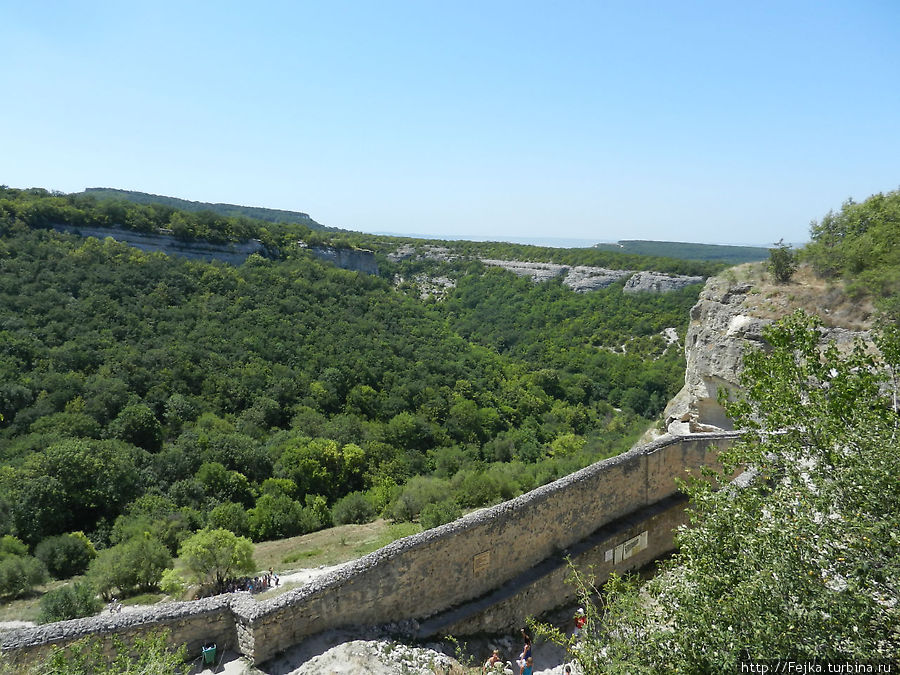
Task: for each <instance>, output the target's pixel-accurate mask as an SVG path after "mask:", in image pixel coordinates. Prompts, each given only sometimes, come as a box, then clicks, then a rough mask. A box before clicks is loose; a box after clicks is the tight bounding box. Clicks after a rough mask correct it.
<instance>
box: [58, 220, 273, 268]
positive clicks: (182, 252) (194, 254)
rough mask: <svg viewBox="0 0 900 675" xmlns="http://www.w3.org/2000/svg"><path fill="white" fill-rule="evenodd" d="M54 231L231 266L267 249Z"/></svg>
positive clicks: (107, 230) (64, 228) (126, 233)
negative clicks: (220, 262) (110, 238)
mask: <svg viewBox="0 0 900 675" xmlns="http://www.w3.org/2000/svg"><path fill="white" fill-rule="evenodd" d="M53 229H54V230H58V231H59V232H68V233H70V234H77V235H80V236H82V237H95V238H97V239H101V240H102V239H105V238H106V237H112V238H113V239H115V240H116V241H121V242H122V243H125V244H128V245H129V246H134V247H135V248H139V249H141V250H142V251H149V252H155V251H158V252H160V253H165V254H166V255H177V256H181V257H182V258H191V259H194V260H205V261H207V262H210V261H212V260H221V261H222V262H227V263H229V264H231V265H240V264H241V263H243V262H244V261H245V260H246V259H247V258H248V257H249V256H250V255H251V254H253V253H258V254H260V255H265V247H264V246H263V245H262V244H261V243H260V242H259V241H258V240H256V239H251V240H250V241H243V242H226V243H222V244H216V243H212V242H209V241H180V240H178V239H176V238H175V237H173V236H171V235H169V234H155V233H148V232H135V231H133V230H123V229H119V228H112V227H75V226H72V225H55V226H54V227H53Z"/></svg>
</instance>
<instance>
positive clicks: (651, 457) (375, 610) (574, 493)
mask: <svg viewBox="0 0 900 675" xmlns="http://www.w3.org/2000/svg"><path fill="white" fill-rule="evenodd" d="M735 436H736V435H735V434H733V433H731V434H728V433H724V434H695V435H688V436H682V437H672V436H664V437H663V438H660V439H658V440H656V441H654V442H652V443H649V444H647V445H643V446H639V447H636V448H634V449H632V450H630V451H629V452H627V453H624V454H622V455H619V456H617V457H613V458H610V459H607V460H604V461H602V462H598V463H596V464H593V465H591V466H589V467H587V468H585V469H582V470H581V471H578V472H576V473H573V474H571V475H569V476H566V477H564V478H561V479H559V480H557V481H554V482H553V483H550V484H548V485H545V486H543V487H540V488H538V489H536V490H533V491H531V492H529V493H527V494H525V495H522V496H520V497H517V498H516V499H513V500H510V501H508V502H504V503H502V504H498V505H497V506H493V507H490V508H487V509H482V510H481V511H477V512H475V513H471V514H469V515H467V516H465V517H463V518H460V519H459V520H457V521H455V522H453V523H448V524H447V525H444V526H442V527H439V528H435V529H433V530H428V531H426V532H423V533H421V534H417V535H413V536H411V537H406V538H405V539H401V540H399V541H396V542H394V543H392V544H389V545H388V546H386V547H384V548H382V549H380V550H378V551H375V552H374V553H371V554H369V555H367V556H365V557H363V558H360V559H359V560H357V561H355V562H353V563H351V564H349V565H346V566H344V567H342V568H341V569H339V570H337V571H335V572H332V573H331V574H330V575H328V576H325V577H322V578H321V579H319V580H318V581H317V583H314V584H310V585H307V586H304V587H301V588H298V589H295V590H292V591H289V592H287V593H284V594H283V595H280V596H278V597H275V598H272V599H270V600H267V601H264V602H256V601H255V600H253V599H252V598H250V597H247V596H245V595H243V594H236V595H233V596H218V597H217V598H210V599H208V600H204V601H199V602H196V603H170V604H166V605H160V606H159V607H155V608H152V609H150V610H147V611H145V612H134V613H127V614H120V615H116V616H115V617H109V616H104V617H94V618H90V619H81V620H78V621H68V622H61V623H59V624H50V625H48V626H41V627H38V628H31V629H19V630H17V631H11V632H10V633H7V634H5V635H4V636H3V638H2V640H3V642H2V649H3V650H4V651H5V650H32V649H40V648H41V647H42V646H44V645H47V644H50V643H65V642H68V641H70V640H74V639H77V638H78V637H81V636H83V635H86V634H90V633H98V634H109V633H118V634H125V635H128V634H134V633H139V632H145V631H149V630H151V629H153V628H157V627H161V626H164V627H168V628H170V629H171V630H172V640H173V641H178V642H188V645H189V650H190V651H191V653H197V652H198V651H199V646H200V645H201V644H202V642H203V641H204V640H206V639H214V640H216V641H217V642H219V643H220V644H222V645H225V644H228V645H233V646H234V647H235V648H237V649H238V650H239V651H241V652H242V653H244V654H246V655H247V656H250V657H251V658H253V659H254V660H255V661H256V662H257V663H260V662H263V661H266V660H268V659H270V658H272V657H273V656H275V655H276V654H277V653H279V652H281V651H283V650H285V649H287V648H288V647H291V646H292V645H295V644H297V643H298V642H301V641H302V640H303V639H304V638H306V637H308V636H311V635H314V634H316V633H318V632H320V631H323V630H327V629H330V628H337V627H341V626H350V625H358V626H366V625H376V624H383V623H389V622H398V621H407V620H415V621H416V622H424V621H427V620H428V619H429V617H436V616H437V615H439V614H441V613H442V612H446V611H447V610H448V609H450V608H453V607H457V606H460V605H464V604H465V603H468V602H471V601H473V600H478V599H479V598H487V597H488V596H489V595H490V594H491V593H492V592H495V591H496V590H497V589H498V588H501V587H503V586H504V584H514V583H515V582H516V580H517V579H521V578H522V575H526V576H527V575H532V576H533V577H534V578H535V580H536V581H539V580H540V582H541V586H539V587H536V588H535V589H533V590H532V591H528V590H527V584H525V585H524V586H523V588H524V590H523V591H521V593H524V594H525V595H523V596H522V598H520V600H518V601H513V600H511V601H510V602H511V603H512V604H509V606H508V608H507V610H506V611H507V614H510V613H513V612H516V613H517V615H518V616H521V610H520V609H519V607H521V606H522V605H523V603H524V604H525V605H529V604H531V603H532V602H533V600H532V596H530V595H528V593H531V594H532V595H534V594H536V593H540V594H541V595H542V596H544V597H546V598H549V599H550V600H552V599H553V598H554V595H553V594H554V593H558V596H557V597H558V598H559V599H560V601H563V600H564V599H565V598H564V595H563V593H564V591H558V589H560V588H563V586H562V580H563V579H564V576H565V575H564V572H562V571H561V570H556V571H553V570H550V571H548V572H547V573H546V574H538V573H535V570H538V571H540V569H541V568H540V566H541V564H542V563H543V564H544V565H545V566H546V564H547V563H546V562H545V561H547V560H548V559H549V560H551V561H557V562H558V561H559V559H560V555H559V554H560V552H561V551H565V550H566V549H569V548H574V549H575V552H576V554H577V555H576V557H577V558H578V559H579V563H580V562H581V561H588V562H590V561H596V560H597V559H598V558H602V560H600V561H599V562H601V563H603V564H604V565H606V566H607V568H608V569H607V571H609V570H611V569H626V568H630V567H632V566H635V565H638V564H642V563H643V562H647V561H649V560H651V559H652V558H653V557H656V555H659V554H660V553H662V552H665V551H666V550H669V549H670V548H671V529H672V526H673V525H674V524H675V523H677V522H679V521H678V519H679V518H680V516H679V515H678V508H677V505H676V504H674V503H672V504H668V502H667V500H672V499H673V498H676V499H677V497H675V496H676V495H677V488H676V485H675V479H676V478H677V477H683V476H684V475H685V472H686V471H694V472H695V473H696V470H697V469H698V468H699V467H700V466H701V465H708V466H709V465H715V463H716V453H715V452H712V453H711V452H710V450H713V451H715V450H719V449H721V448H723V447H724V446H726V445H729V444H731V443H732V442H733V440H734V438H735ZM670 507H671V508H670ZM645 509H649V511H645ZM629 518H630V519H631V520H628V519H629ZM622 519H625V520H622ZM603 528H607V529H606V530H604V529H603ZM645 531H646V532H647V535H645V541H644V546H645V548H641V547H640V546H638V547H637V550H633V552H634V553H635V555H633V556H631V557H629V558H624V557H622V556H621V555H620V554H619V553H616V550H619V551H620V553H621V550H622V549H618V547H619V546H620V545H622V546H625V545H626V544H627V542H628V541H632V540H634V538H635V537H639V536H640V535H641V533H642V532H645ZM586 542H587V543H586ZM633 543H634V542H633V541H632V545H633ZM608 551H613V553H612V554H610V555H611V560H606V556H607V552H608ZM557 566H559V565H557ZM520 586H521V584H520ZM516 602H518V604H516ZM503 611H504V610H503V608H502V607H500V608H498V609H497V610H496V613H497V616H498V617H499V616H500V613H502V612H503ZM489 617H490V614H489V613H488V614H486V615H485V617H483V618H482V619H477V618H476V619H471V618H470V619H468V621H469V622H470V623H472V625H476V624H477V625H482V626H484V627H485V629H487V628H488V627H489V625H490V618H489ZM479 621H480V623H478V622H479ZM473 622H474V623H473Z"/></svg>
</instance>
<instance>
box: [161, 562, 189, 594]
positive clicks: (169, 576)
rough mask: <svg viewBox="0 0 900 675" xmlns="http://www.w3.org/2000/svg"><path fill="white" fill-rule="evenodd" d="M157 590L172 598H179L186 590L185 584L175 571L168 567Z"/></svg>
mask: <svg viewBox="0 0 900 675" xmlns="http://www.w3.org/2000/svg"><path fill="white" fill-rule="evenodd" d="M159 590H161V591H162V592H163V593H165V594H166V595H170V596H172V597H173V598H176V599H177V598H181V597H182V596H184V592H185V591H186V590H187V582H186V581H185V580H184V577H182V576H181V574H180V573H179V572H178V571H177V570H175V569H173V568H171V567H170V568H169V569H167V570H166V571H165V572H163V574H162V578H161V579H160V580H159Z"/></svg>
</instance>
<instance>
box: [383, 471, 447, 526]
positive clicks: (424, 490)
mask: <svg viewBox="0 0 900 675" xmlns="http://www.w3.org/2000/svg"><path fill="white" fill-rule="evenodd" d="M449 491H450V489H449V486H448V484H447V481H445V480H440V479H438V478H430V477H427V476H414V477H413V478H411V479H410V480H409V482H408V483H407V484H406V485H405V486H404V487H403V492H401V493H400V496H399V497H398V498H397V500H396V501H395V502H394V503H393V504H392V505H391V506H390V507H389V509H388V513H389V515H390V517H391V518H392V519H393V520H397V521H410V520H415V519H416V518H418V517H419V514H420V513H421V512H422V509H423V508H424V507H425V505H426V504H433V503H435V502H439V501H442V500H444V499H446V497H447V494H448V492H449Z"/></svg>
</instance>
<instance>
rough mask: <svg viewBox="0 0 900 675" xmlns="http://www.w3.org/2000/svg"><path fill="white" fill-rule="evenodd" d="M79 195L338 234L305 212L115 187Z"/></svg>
mask: <svg viewBox="0 0 900 675" xmlns="http://www.w3.org/2000/svg"><path fill="white" fill-rule="evenodd" d="M82 194H85V195H88V196H90V197H96V198H98V199H101V200H109V199H112V200H115V201H127V202H134V203H135V204H159V205H162V206H170V207H172V208H175V209H178V210H180V211H189V212H199V211H209V212H210V213H215V214H216V215H217V216H224V217H226V218H242V217H243V218H251V219H253V220H264V221H267V222H269V223H294V224H296V225H305V226H307V227H308V228H310V229H312V230H328V231H338V228H336V227H326V226H325V225H322V224H321V223H317V222H316V221H314V220H313V219H312V218H310V217H309V214H307V213H301V212H299V211H284V210H282V209H267V208H265V207H262V206H238V205H237V204H212V203H209V202H192V201H189V200H187V199H179V198H178V197H166V196H164V195H153V194H148V193H146V192H135V191H134V190H117V189H115V188H85V190H84V192H83V193H82Z"/></svg>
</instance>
